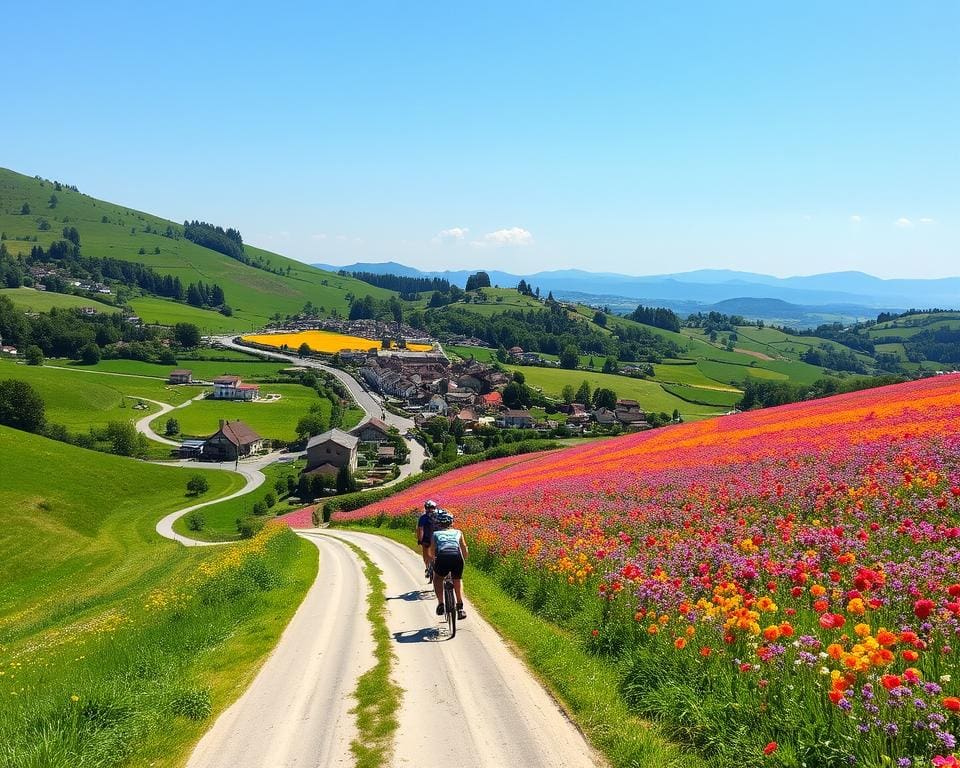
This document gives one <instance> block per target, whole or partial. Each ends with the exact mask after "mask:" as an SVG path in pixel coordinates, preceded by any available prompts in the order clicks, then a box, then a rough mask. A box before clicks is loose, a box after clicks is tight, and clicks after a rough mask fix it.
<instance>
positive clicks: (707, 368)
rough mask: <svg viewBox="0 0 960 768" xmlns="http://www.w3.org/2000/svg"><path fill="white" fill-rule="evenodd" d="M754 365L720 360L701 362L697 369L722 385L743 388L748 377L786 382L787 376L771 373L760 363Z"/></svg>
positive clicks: (756, 362)
mask: <svg viewBox="0 0 960 768" xmlns="http://www.w3.org/2000/svg"><path fill="white" fill-rule="evenodd" d="M754 363H755V364H754V365H737V364H734V363H728V362H721V361H720V360H701V361H700V362H698V363H697V367H698V368H699V369H700V370H701V371H702V372H703V374H704V376H706V377H708V378H710V379H713V380H714V381H719V382H721V383H722V384H730V385H732V386H735V387H736V386H741V385H742V384H743V383H744V382H745V381H746V380H747V377H748V376H752V377H754V378H755V379H771V380H780V381H785V380H786V379H787V375H786V374H783V373H779V372H776V371H770V370H767V369H766V368H761V367H760V365H759V361H754Z"/></svg>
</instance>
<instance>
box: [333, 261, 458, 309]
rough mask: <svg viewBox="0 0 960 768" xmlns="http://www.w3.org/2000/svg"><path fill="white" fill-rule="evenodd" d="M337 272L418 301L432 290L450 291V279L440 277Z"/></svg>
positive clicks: (401, 296)
mask: <svg viewBox="0 0 960 768" xmlns="http://www.w3.org/2000/svg"><path fill="white" fill-rule="evenodd" d="M337 274H339V275H342V276H343V277H355V278H357V280H362V281H363V282H365V283H367V284H368V285H375V286H376V287H378V288H386V289H387V290H388V291H396V292H397V293H399V294H400V298H401V299H404V300H409V301H416V299H417V298H419V295H420V294H421V293H429V292H430V291H439V292H440V293H449V291H450V281H449V280H444V279H443V278H440V277H408V276H405V275H380V274H377V273H376V272H347V271H346V270H343V269H341V270H340V271H339V272H338V273H337Z"/></svg>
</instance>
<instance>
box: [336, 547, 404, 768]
mask: <svg viewBox="0 0 960 768" xmlns="http://www.w3.org/2000/svg"><path fill="white" fill-rule="evenodd" d="M343 543H344V544H346V545H347V546H348V547H350V549H352V550H353V552H354V554H355V555H356V556H357V557H359V558H360V561H361V562H362V563H363V575H364V576H365V577H366V579H367V583H368V584H369V585H370V591H369V592H368V593H367V619H368V620H369V621H370V624H371V626H372V627H373V656H374V658H375V659H376V663H375V664H374V665H373V666H372V667H371V668H370V669H368V670H367V671H366V672H364V673H363V674H362V675H360V677H359V679H358V680H357V687H356V689H355V690H354V692H353V696H354V698H355V699H356V700H357V706H356V707H354V709H352V710H351V712H353V713H354V714H355V715H356V716H357V731H358V732H359V733H358V735H357V738H356V739H354V740H353V741H352V742H351V743H350V751H351V752H353V755H354V757H356V759H357V768H380V766H383V765H387V764H388V760H389V759H390V752H391V749H392V743H393V734H394V733H395V732H396V730H397V727H398V726H399V724H400V723H399V721H398V720H397V710H398V709H399V708H400V697H401V695H402V694H403V689H402V688H401V687H400V686H398V685H397V684H396V683H394V682H393V680H391V679H390V668H391V667H392V666H393V662H394V661H395V659H396V656H395V655H394V653H393V638H392V636H391V635H390V630H389V629H388V627H387V619H386V613H387V593H386V584H384V583H383V578H382V576H383V571H381V570H380V569H379V568H378V567H377V566H376V564H375V563H374V562H373V560H371V559H370V558H369V557H368V556H367V553H366V552H364V551H363V550H362V549H360V547H358V546H356V545H355V544H352V543H350V542H349V541H344V542H343Z"/></svg>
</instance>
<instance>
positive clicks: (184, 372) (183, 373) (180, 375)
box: [167, 368, 193, 384]
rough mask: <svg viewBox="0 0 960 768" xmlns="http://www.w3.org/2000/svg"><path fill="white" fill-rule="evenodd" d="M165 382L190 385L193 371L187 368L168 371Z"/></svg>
mask: <svg viewBox="0 0 960 768" xmlns="http://www.w3.org/2000/svg"><path fill="white" fill-rule="evenodd" d="M167 381H168V382H169V383H170V384H192V383H193V371H191V370H189V369H187V368H176V369H174V370H172V371H170V375H169V376H167Z"/></svg>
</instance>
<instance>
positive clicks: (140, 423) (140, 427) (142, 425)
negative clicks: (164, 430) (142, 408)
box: [127, 392, 204, 446]
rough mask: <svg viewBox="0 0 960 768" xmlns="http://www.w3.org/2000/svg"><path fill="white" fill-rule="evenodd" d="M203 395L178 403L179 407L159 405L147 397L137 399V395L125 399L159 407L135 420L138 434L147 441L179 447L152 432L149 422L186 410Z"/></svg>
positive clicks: (175, 443) (174, 442)
mask: <svg viewBox="0 0 960 768" xmlns="http://www.w3.org/2000/svg"><path fill="white" fill-rule="evenodd" d="M203 395H204V393H202V392H201V393H200V394H199V395H197V396H196V397H191V398H190V399H189V400H187V401H186V402H185V403H180V405H170V403H161V402H160V401H159V400H151V399H150V398H149V397H139V396H138V395H127V397H130V398H132V399H134V400H144V401H145V402H148V403H153V404H154V405H159V406H160V410H159V411H157V412H156V413H151V414H149V415H147V416H144V417H143V418H142V419H138V420H137V423H136V427H137V431H138V432H140V433H142V434H143V435H146V437H147V438H148V439H150V440H153V441H154V442H157V443H163V444H164V445H172V446H179V445H180V443H178V442H177V441H176V440H170V439H168V438H166V437H163V436H162V435H159V434H157V433H156V432H154V431H153V427H151V426H150V422H151V421H153V420H154V419H157V418H159V417H160V416H163V415H164V414H165V413H170V411H175V410H177V409H178V408H186V407H187V406H188V405H190V403H192V402H193V401H194V400H201V399H202V398H203Z"/></svg>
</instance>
